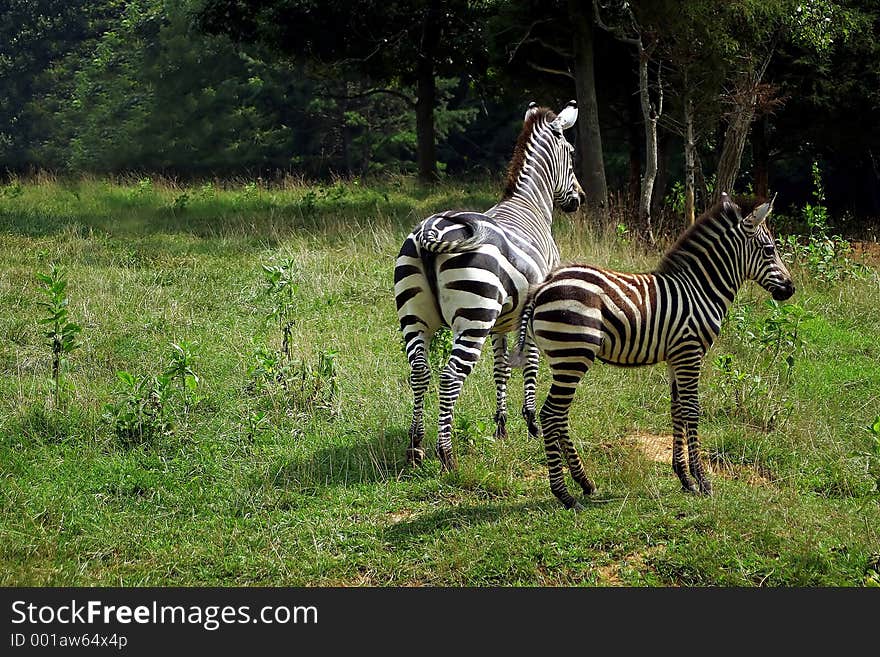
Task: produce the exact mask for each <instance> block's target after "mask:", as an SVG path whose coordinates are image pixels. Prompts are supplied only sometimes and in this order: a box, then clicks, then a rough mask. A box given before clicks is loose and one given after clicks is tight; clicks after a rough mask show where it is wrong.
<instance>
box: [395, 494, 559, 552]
mask: <svg viewBox="0 0 880 657" xmlns="http://www.w3.org/2000/svg"><path fill="white" fill-rule="evenodd" d="M560 509H562V507H560V506H559V503H558V502H557V501H556V500H555V499H550V498H548V499H541V500H529V501H527V502H515V503H505V502H490V503H487V504H475V505H459V506H455V507H451V508H445V509H439V510H437V511H433V512H430V513H423V514H419V515H418V516H413V517H406V514H405V513H397V514H395V515H396V516H397V518H396V520H397V521H396V522H393V524H390V525H388V526H387V527H385V529H384V530H383V531H382V538H383V539H384V540H386V541H388V542H389V543H391V544H393V545H395V546H397V547H406V546H408V545H410V544H413V543H417V542H419V541H420V540H421V539H422V538H423V537H425V536H429V535H431V534H438V533H441V532H444V533H445V532H447V531H448V530H450V529H452V530H460V529H463V528H467V527H474V526H477V525H484V524H491V523H494V522H496V521H498V520H501V519H502V518H506V517H510V516H511V515H522V514H528V513H548V512H554V511H558V510H560Z"/></svg>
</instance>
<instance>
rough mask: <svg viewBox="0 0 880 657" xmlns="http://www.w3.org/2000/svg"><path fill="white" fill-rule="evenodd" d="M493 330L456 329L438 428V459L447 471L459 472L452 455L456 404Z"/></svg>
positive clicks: (442, 387) (444, 378) (443, 376)
mask: <svg viewBox="0 0 880 657" xmlns="http://www.w3.org/2000/svg"><path fill="white" fill-rule="evenodd" d="M487 337H489V331H488V330H486V329H475V328H470V329H465V330H454V337H453V339H452V354H451V355H450V356H449V362H447V363H446V366H445V367H444V368H443V371H442V372H441V373H440V412H439V423H438V424H439V426H438V429H437V456H439V457H440V463H441V465H442V466H443V469H444V470H455V468H456V462H455V457H454V455H453V452H452V418H453V413H454V410H455V402H456V401H458V397H459V395H460V394H461V388H462V386H463V385H464V380H465V379H466V378H467V377H468V375H469V374H470V373H471V371H473V369H474V365H475V364H476V362H477V359H478V358H479V357H480V351H481V350H482V348H483V344H484V343H485V342H486V338H487Z"/></svg>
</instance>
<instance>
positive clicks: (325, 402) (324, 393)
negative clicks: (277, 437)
mask: <svg viewBox="0 0 880 657" xmlns="http://www.w3.org/2000/svg"><path fill="white" fill-rule="evenodd" d="M338 355H339V352H338V351H336V350H335V349H325V350H323V351H320V352H319V353H318V357H317V359H316V360H315V361H310V360H306V359H305V358H300V359H299V361H298V362H294V361H292V360H291V359H289V358H287V357H285V358H283V359H282V358H281V357H279V355H278V354H277V353H276V352H273V351H270V350H268V349H266V348H265V347H262V346H260V347H257V349H256V350H255V352H254V356H253V363H252V365H251V367H250V368H249V370H248V376H249V378H250V383H249V384H248V390H250V391H251V392H252V393H257V394H259V395H262V396H265V397H267V398H268V399H269V400H270V401H271V403H272V406H273V407H274V408H275V410H276V411H278V410H281V409H282V407H285V408H287V407H289V408H291V409H292V410H294V411H296V412H300V413H306V414H311V413H314V412H315V411H329V412H330V413H335V412H336V410H337V405H338V399H339V383H338V381H337V377H338V373H337V368H336V357H337V356H338Z"/></svg>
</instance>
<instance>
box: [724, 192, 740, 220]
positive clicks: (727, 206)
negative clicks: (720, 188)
mask: <svg viewBox="0 0 880 657" xmlns="http://www.w3.org/2000/svg"><path fill="white" fill-rule="evenodd" d="M721 212H722V213H723V214H727V215H733V216H734V217H736V218H737V219H742V215H741V214H740V212H739V206H738V205H737V204H736V203H734V202H733V199H732V198H730V196H729V195H728V193H727V192H721Z"/></svg>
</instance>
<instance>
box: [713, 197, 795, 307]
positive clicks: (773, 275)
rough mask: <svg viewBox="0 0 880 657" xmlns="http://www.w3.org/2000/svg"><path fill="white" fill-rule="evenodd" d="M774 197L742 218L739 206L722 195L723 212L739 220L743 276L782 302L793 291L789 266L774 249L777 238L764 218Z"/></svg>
mask: <svg viewBox="0 0 880 657" xmlns="http://www.w3.org/2000/svg"><path fill="white" fill-rule="evenodd" d="M775 200H776V196H775V195H774V197H773V198H772V199H770V201H768V202H766V203H761V204H760V205H758V206H757V207H755V209H754V210H752V211H751V212H750V213H749V214H748V215H746V216H745V217H742V216H741V214H740V208H739V206H738V205H736V203H734V202H733V201H731V200H730V197H729V196H728V195H727V194H722V195H721V201H722V204H723V209H724V212H725V213H727V214H728V215H730V213H731V212H733V213H734V214H735V215H736V217H737V218H738V219H739V226H740V229H741V230H742V233H743V235H744V238H745V239H744V245H745V249H744V256H745V276H746V278H749V279H751V280H753V281H755V282H756V283H758V285H760V286H761V287H763V288H764V289H765V290H767V291H768V292H769V293H770V294H771V295H772V296H773V298H774V299H775V300H776V301H785V300H786V299H788V298H790V297H791V295H793V294H794V292H795V287H794V282H793V281H792V278H791V273H790V272H789V271H788V267H786V266H785V263H784V262H782V258H781V257H780V256H779V252H778V251H777V250H776V241H775V240H774V239H773V235H771V234H770V230H769V229H768V228H767V223H766V221H767V217H768V216H769V215H770V212H771V211H772V210H773V201H775Z"/></svg>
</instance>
